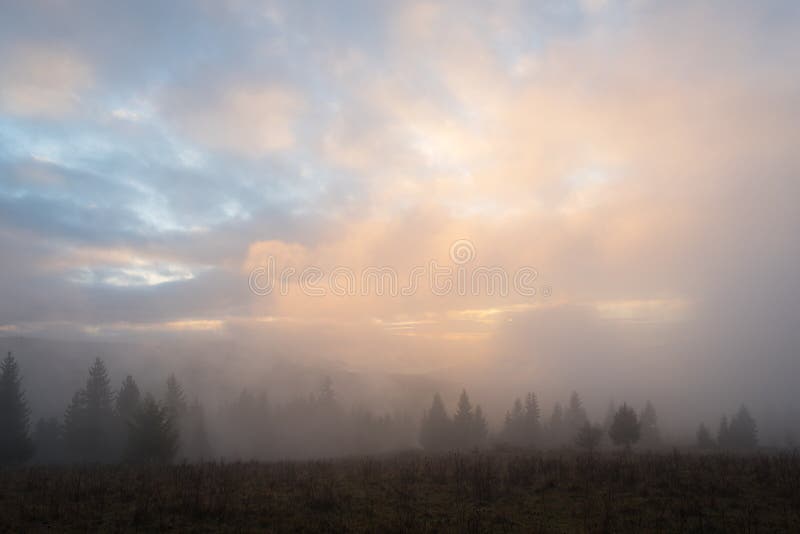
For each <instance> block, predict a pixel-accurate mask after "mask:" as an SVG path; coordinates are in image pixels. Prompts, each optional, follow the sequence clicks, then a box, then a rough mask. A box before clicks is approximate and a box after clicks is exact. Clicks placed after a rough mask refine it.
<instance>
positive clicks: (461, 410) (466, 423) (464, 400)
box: [453, 390, 474, 448]
mask: <svg viewBox="0 0 800 534" xmlns="http://www.w3.org/2000/svg"><path fill="white" fill-rule="evenodd" d="M473 424H474V415H473V413H472V404H471V403H470V402H469V395H467V390H462V391H461V396H460V397H459V399H458V408H457V409H456V413H455V415H454V416H453V440H454V445H455V446H457V447H465V448H469V447H472V446H473V443H472V440H473V431H474V427H473Z"/></svg>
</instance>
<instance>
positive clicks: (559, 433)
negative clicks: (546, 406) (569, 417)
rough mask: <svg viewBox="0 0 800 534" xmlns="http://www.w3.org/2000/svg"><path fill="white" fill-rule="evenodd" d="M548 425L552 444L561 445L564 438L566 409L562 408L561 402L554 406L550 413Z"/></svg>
mask: <svg viewBox="0 0 800 534" xmlns="http://www.w3.org/2000/svg"><path fill="white" fill-rule="evenodd" d="M547 427H548V428H547V430H548V433H549V434H550V442H551V444H553V445H561V444H562V443H563V439H564V410H563V409H562V408H561V403H560V402H557V403H556V404H555V406H553V413H552V414H551V415H550V423H549V424H548V425H547Z"/></svg>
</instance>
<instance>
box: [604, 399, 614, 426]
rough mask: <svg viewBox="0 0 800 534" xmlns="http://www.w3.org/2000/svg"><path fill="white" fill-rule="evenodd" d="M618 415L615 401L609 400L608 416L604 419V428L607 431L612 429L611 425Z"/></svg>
mask: <svg viewBox="0 0 800 534" xmlns="http://www.w3.org/2000/svg"><path fill="white" fill-rule="evenodd" d="M615 415H617V406H616V405H615V404H614V401H613V400H612V401H608V408H607V409H606V416H605V418H604V419H603V428H604V429H605V431H606V432H608V431H609V430H610V429H611V425H612V424H614V416H615Z"/></svg>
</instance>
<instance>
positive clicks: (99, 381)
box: [64, 358, 120, 462]
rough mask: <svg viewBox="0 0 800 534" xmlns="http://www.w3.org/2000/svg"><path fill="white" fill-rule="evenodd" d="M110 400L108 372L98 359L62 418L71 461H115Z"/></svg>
mask: <svg viewBox="0 0 800 534" xmlns="http://www.w3.org/2000/svg"><path fill="white" fill-rule="evenodd" d="M113 398H114V394H113V392H112V391H111V386H110V381H109V379H108V371H107V370H106V366H105V364H104V363H103V361H102V360H101V359H100V358H97V359H96V360H95V362H94V363H93V364H92V366H91V367H90V368H89V378H88V379H87V380H86V386H85V387H84V388H83V389H81V390H79V391H77V392H76V393H75V394H74V395H73V397H72V402H71V403H70V405H69V407H68V408H67V412H66V413H65V415H64V437H65V443H66V446H67V451H68V453H69V456H70V457H71V458H72V459H74V460H78V461H83V462H110V461H112V460H114V459H116V458H117V456H118V452H119V449H118V447H117V445H118V442H119V441H120V440H119V439H118V438H119V434H118V431H119V429H118V425H117V424H116V419H115V417H114V409H113V405H112V400H113Z"/></svg>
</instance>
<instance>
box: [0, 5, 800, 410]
mask: <svg viewBox="0 0 800 534" xmlns="http://www.w3.org/2000/svg"><path fill="white" fill-rule="evenodd" d="M0 11H2V16H0V73H2V74H0V250H2V251H3V253H2V255H0V268H1V270H2V276H0V333H2V334H3V335H7V336H33V337H36V336H45V337H53V338H62V337H63V338H66V337H69V338H76V337H77V338H80V339H84V338H85V339H104V340H107V339H147V338H150V337H152V336H164V335H186V336H197V335H208V336H216V337H223V338H232V339H239V340H243V339H244V340H249V342H250V343H252V344H253V346H257V347H261V350H264V351H269V350H276V351H280V352H281V353H283V354H287V355H290V356H291V357H294V355H296V357H298V358H300V357H309V356H319V357H325V358H328V359H331V360H335V361H339V362H343V364H344V365H347V366H350V367H352V368H354V369H381V370H391V371H399V372H412V371H413V372H418V371H419V372H429V371H434V370H438V371H440V372H443V370H445V372H446V370H447V369H453V368H459V369H466V368H469V369H470V370H469V371H464V373H465V375H466V376H472V377H473V379H475V380H477V378H478V377H480V378H482V379H489V378H492V377H494V378H496V379H497V380H498V381H501V382H502V383H506V384H509V386H508V387H509V388H510V389H514V388H522V387H523V384H525V383H531V382H536V381H539V382H544V383H552V384H556V383H557V384H561V385H562V386H563V387H567V388H578V387H590V386H592V385H594V386H596V387H600V386H599V384H602V385H603V386H602V387H605V388H606V389H605V390H602V391H603V395H606V394H607V392H608V391H613V388H615V387H618V386H619V385H620V384H626V387H628V388H629V390H630V391H631V392H632V393H631V394H632V395H634V396H635V395H645V394H646V393H647V392H650V394H652V395H658V394H659V392H661V393H662V394H663V395H665V396H667V395H671V397H670V398H672V399H673V400H674V399H675V398H676V397H677V398H684V399H695V398H697V397H698V396H700V395H701V394H702V392H704V391H708V390H709V389H710V390H711V391H714V392H717V393H719V394H720V395H721V396H722V398H723V399H724V402H731V403H732V402H734V399H736V400H735V402H739V401H741V400H749V401H751V402H753V401H754V400H755V399H760V400H762V401H764V400H765V399H767V400H768V401H769V402H773V403H775V404H776V405H779V406H784V405H787V404H791V403H794V395H793V394H792V393H791V391H792V390H793V386H794V384H792V379H791V377H792V376H797V373H798V371H800V355H799V354H798V347H800V343H798V342H799V341H800V339H798V338H799V337H800V334H798V332H800V329H798V326H800V324H798V322H799V320H798V318H800V313H798V312H800V309H799V308H800V305H798V302H800V300H799V299H798V297H800V282H798V280H797V273H798V266H799V265H800V239H798V238H797V234H798V231H800V212H798V210H797V209H796V199H797V198H799V197H800V180H799V179H798V178H800V177H799V176H798V172H799V171H800V152H798V150H797V143H798V139H800V71H798V70H797V69H796V68H795V66H796V65H798V64H800V40H799V39H798V35H800V4H798V3H797V2H794V1H790V0H785V1H778V0H765V1H760V2H746V1H739V0H731V1H713V0H712V1H708V2H687V1H683V0H676V1H670V2H657V1H654V0H580V1H579V0H573V1H571V0H564V1H555V0H540V1H530V2H522V1H512V0H508V1H504V0H500V1H497V2H468V1H453V2H402V1H397V2H388V1H363V2H359V1H352V0H342V1H340V2H324V1H309V2H290V1H287V2H280V1H276V2H245V1H236V0H229V1H215V2H212V1H204V0H199V1H180V0H179V1H175V2H168V3H163V2H155V1H147V0H145V1H141V2H133V3H131V2H113V1H112V2H108V1H90V0H87V1H80V2H66V1H60V0H48V1H38V0H29V1H26V2H11V1H3V2H2V6H1V7H0ZM459 247H461V248H462V252H463V251H466V253H467V254H468V256H467V257H466V258H464V257H462V256H454V255H453V254H454V251H456V249H457V248H459ZM270 258H273V259H274V261H275V263H276V265H277V267H278V268H279V269H282V268H285V267H293V268H295V272H296V273H300V272H302V271H303V270H304V269H305V268H306V267H314V268H315V269H319V272H321V273H323V275H322V277H321V278H319V277H318V278H319V279H317V280H316V281H314V282H313V285H314V286H315V287H316V288H321V289H322V291H323V292H324V293H325V294H324V295H322V296H319V295H311V294H308V291H305V290H303V288H302V287H301V285H302V284H301V282H300V281H299V274H296V276H295V278H293V279H292V280H290V282H289V284H288V287H289V290H288V291H287V292H286V293H287V294H280V292H279V291H277V290H275V291H272V292H270V293H269V294H266V295H265V294H258V291H253V289H252V285H253V273H254V272H257V273H258V272H261V271H254V270H257V269H259V268H263V267H264V266H266V265H267V264H268V262H269V261H270ZM434 261H435V262H437V265H440V266H445V267H450V268H452V269H454V271H453V272H456V271H458V269H459V268H463V271H464V272H467V271H469V273H471V272H473V271H474V269H476V268H479V267H485V268H498V269H500V270H501V271H502V272H504V273H508V276H509V277H510V278H509V279H511V278H513V276H514V274H515V273H517V272H519V270H520V269H529V271H526V272H531V273H535V275H533V276H532V277H530V278H531V280H532V286H533V287H534V289H535V291H534V294H533V295H530V294H521V292H520V291H516V290H513V288H512V290H511V291H509V292H508V294H505V295H501V294H496V293H495V294H489V293H490V292H489V291H488V289H487V290H483V291H481V290H480V287H479V288H478V289H479V290H478V291H472V290H469V291H462V292H459V291H456V290H453V291H449V292H446V294H437V292H436V291H432V290H431V288H430V287H429V284H428V285H426V283H425V282H426V281H423V282H422V283H421V284H420V287H419V288H417V290H416V291H411V292H409V293H410V294H407V295H386V294H383V295H380V294H377V293H378V292H377V290H376V291H371V290H369V291H365V292H361V291H356V292H354V293H353V294H346V295H344V296H342V295H337V294H333V292H332V291H331V287H330V286H331V282H330V280H331V278H330V276H329V273H331V272H332V271H334V270H335V269H337V268H342V269H345V271H346V272H353V273H355V277H356V280H357V281H360V280H361V273H363V272H364V270H365V269H370V268H390V269H392V270H393V272H396V273H398V279H399V280H401V281H403V280H408V279H409V276H410V273H411V272H413V270H414V268H415V267H418V266H422V267H425V266H429V265H430V263H431V262H434ZM462 261H463V263H459V262H462ZM337 272H339V273H340V274H341V272H342V271H337ZM469 273H468V274H469ZM337 276H338V275H337ZM470 276H471V275H470ZM313 277H314V276H313V274H312V275H311V278H313ZM344 279H345V280H346V279H347V278H346V276H345V278H344ZM308 280H310V279H308ZM308 280H307V281H308ZM339 280H340V279H339ZM262 281H263V280H262ZM487 287H488V286H487ZM484 289H486V288H484ZM262 293H263V292H262ZM470 373H472V374H470ZM537 383H538V382H537ZM601 389H602V388H601ZM637 392H638V393H637ZM676 392H677V393H676ZM604 398H606V397H604ZM675 402H677V401H675ZM684 402H686V403H689V402H690V401H689V400H685V401H684ZM721 402H722V401H721ZM765 402H766V401H765ZM731 409H732V408H731Z"/></svg>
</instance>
